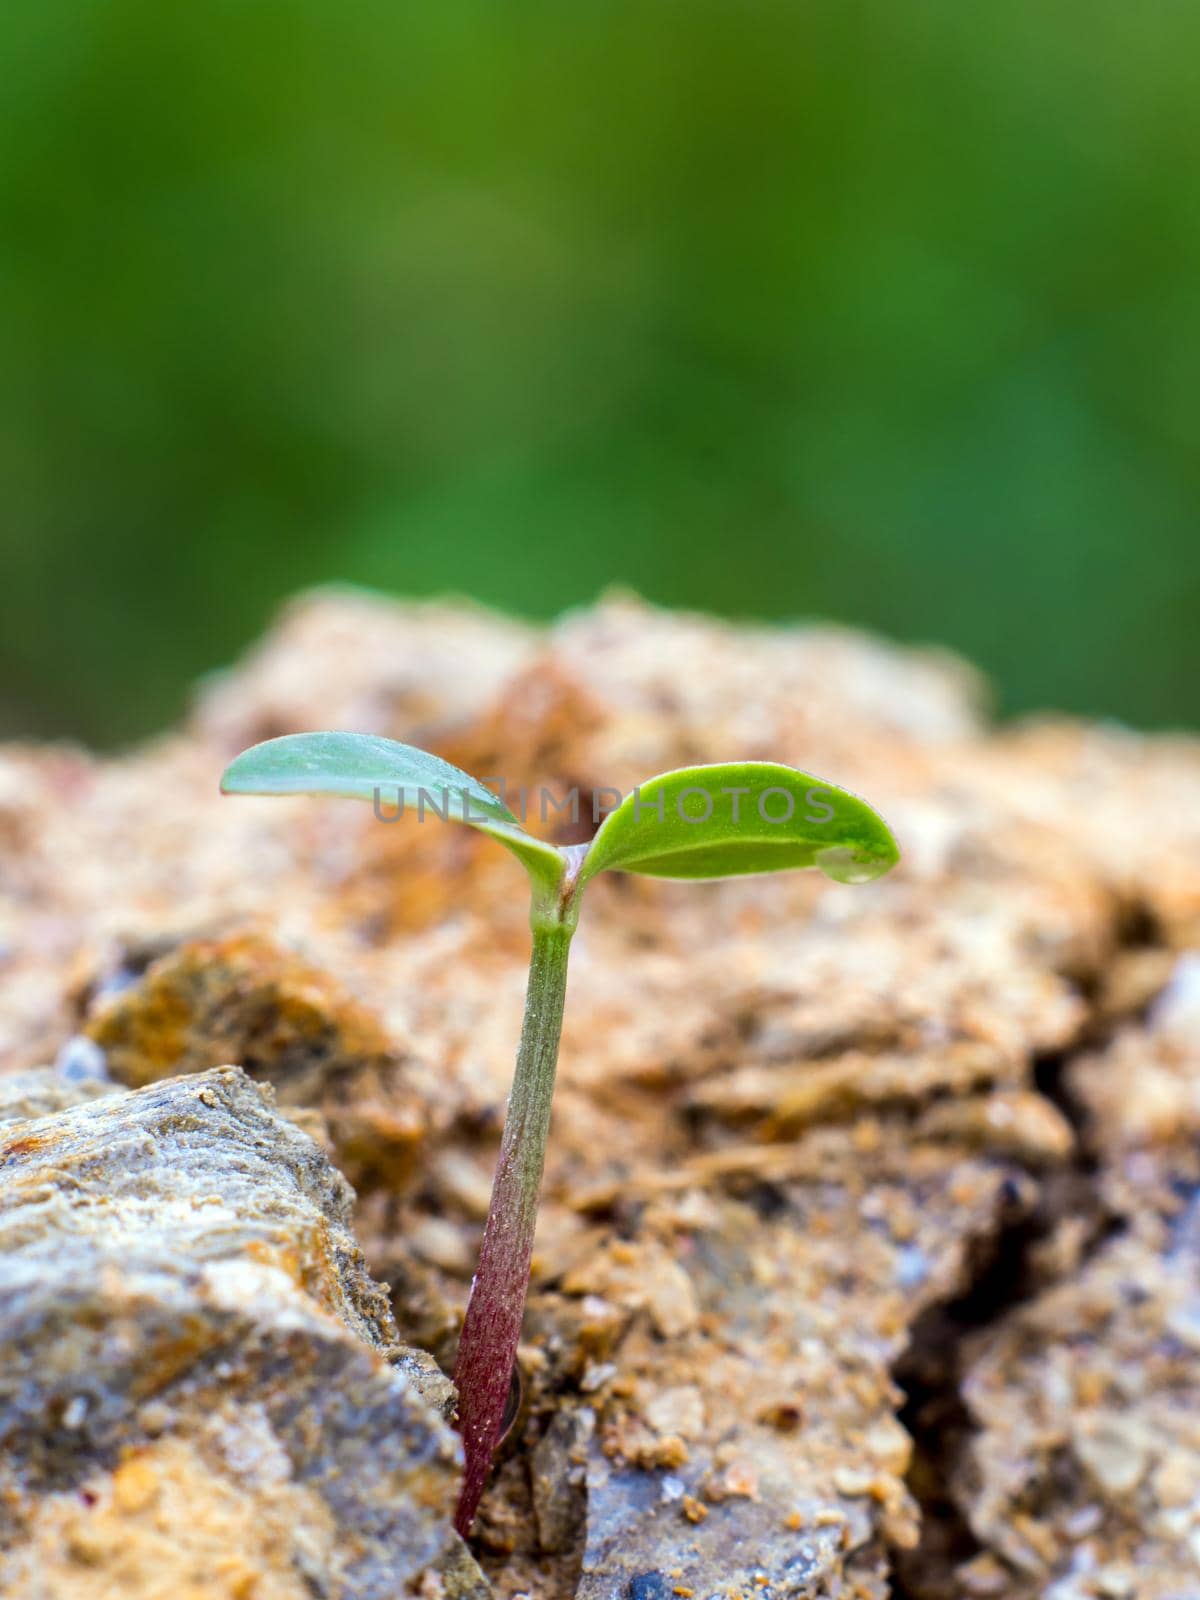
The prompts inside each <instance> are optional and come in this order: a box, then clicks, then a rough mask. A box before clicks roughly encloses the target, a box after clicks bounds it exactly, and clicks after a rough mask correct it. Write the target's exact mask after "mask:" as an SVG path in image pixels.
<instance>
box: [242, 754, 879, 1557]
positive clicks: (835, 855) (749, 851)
mask: <svg viewBox="0 0 1200 1600" xmlns="http://www.w3.org/2000/svg"><path fill="white" fill-rule="evenodd" d="M221 788H222V790H223V791H224V793H226V794H291V795H294V794H314V795H343V796H347V797H351V798H354V799H358V800H369V801H372V802H373V803H374V806H375V809H376V814H377V815H380V816H383V815H385V814H388V813H390V814H391V815H394V814H395V808H396V807H399V809H401V810H403V809H405V808H406V807H416V808H417V810H418V813H419V814H433V813H436V814H437V815H438V816H439V817H443V818H449V819H453V820H455V821H459V822H465V823H467V824H468V825H470V826H471V827H474V828H478V829H479V830H480V831H481V832H483V833H486V834H488V835H490V836H491V837H492V838H493V839H496V840H498V841H499V842H500V843H501V844H503V845H505V846H506V847H507V848H508V849H509V850H511V851H512V853H513V855H515V856H516V857H517V859H518V860H519V861H520V862H521V864H522V865H523V866H524V867H525V869H526V871H527V872H528V874H529V881H530V887H531V891H532V907H531V912H530V924H531V927H532V930H533V945H532V956H531V960H530V967H529V983H528V988H527V990H526V995H525V1019H524V1022H523V1024H522V1027H521V1042H520V1046H519V1048H518V1050H517V1064H516V1071H515V1073H514V1076H513V1086H512V1095H511V1097H510V1099H509V1103H508V1116H507V1118H506V1120H505V1124H504V1134H503V1137H502V1140H501V1144H500V1157H499V1162H498V1164H497V1167H496V1177H495V1182H494V1186H493V1189H492V1199H491V1206H490V1209H489V1211H488V1218H487V1223H486V1226H485V1228H484V1234H483V1246H482V1249H481V1251H480V1256H479V1266H478V1269H477V1271H476V1273H475V1279H474V1282H473V1284H472V1286H471V1295H470V1299H469V1301H468V1304H467V1314H466V1318H465V1320H464V1322H463V1329H462V1338H461V1341H460V1343H459V1351H458V1363H457V1366H456V1368H455V1373H454V1381H455V1383H456V1384H457V1386H458V1406H459V1423H458V1426H459V1431H460V1432H461V1434H462V1438H463V1449H464V1454H465V1461H466V1466H465V1472H464V1477H463V1485H462V1493H461V1497H460V1499H459V1503H458V1511H457V1513H456V1516H455V1525H456V1526H457V1528H458V1530H459V1532H460V1533H462V1534H464V1535H465V1534H467V1533H468V1532H469V1531H470V1528H471V1524H472V1522H473V1521H474V1518H475V1511H476V1508H477V1506H478V1505H479V1499H480V1496H481V1495H482V1493H483V1489H484V1485H485V1483H486V1481H487V1476H488V1471H489V1469H490V1467H491V1462H492V1457H493V1455H494V1453H495V1450H496V1445H497V1442H498V1440H499V1437H500V1433H501V1427H502V1422H503V1417H504V1410H505V1403H506V1401H507V1398H508V1393H509V1385H510V1381H511V1379H512V1374H513V1369H514V1364H515V1362H516V1354H517V1341H518V1339H519V1338H520V1333H521V1319H522V1316H523V1313H524V1309H525V1295H526V1292H527V1290H528V1287H529V1264H530V1259H531V1257H532V1254H533V1234H534V1226H535V1223H536V1221H537V1204H538V1192H539V1190H540V1188H541V1182H542V1168H543V1166H544V1163H545V1154H546V1135H547V1133H548V1131H549V1127H550V1100H551V1096H552V1094H553V1092H554V1070H555V1065H556V1062H557V1059H558V1041H559V1035H560V1033H561V1031H562V1017H563V1001H564V998H565V995H566V985H567V955H568V951H569V949H570V945H571V936H572V934H573V933H574V931H575V926H576V923H577V922H578V920H579V908H580V902H581V900H582V898H583V892H584V890H585V888H586V887H587V885H588V883H589V882H590V881H591V880H592V879H593V878H594V877H595V876H596V874H597V873H599V872H637V873H644V874H647V875H649V876H651V877H658V878H727V877H734V876H738V875H740V874H742V873H750V872H775V871H779V870H781V869H783V868H788V867H817V868H819V869H820V871H822V872H823V873H825V875H826V876H827V877H830V878H834V879H836V880H837V881H838V882H840V883H865V882H867V881H868V880H869V879H871V878H877V877H879V876H881V875H882V874H883V873H885V872H887V871H888V870H889V868H891V867H892V866H894V865H895V863H896V861H897V859H898V857H899V852H898V850H897V848H896V843H895V840H894V839H893V838H892V836H891V834H890V833H889V831H888V829H887V827H886V826H885V824H884V823H883V821H882V820H881V819H880V818H879V817H878V816H877V815H876V814H875V812H874V811H872V810H871V809H870V807H869V806H867V805H865V804H864V803H863V801H861V800H858V799H856V798H855V797H854V796H853V795H851V794H847V793H846V792H845V791H844V790H842V789H837V788H835V787H834V786H833V785H832V784H829V783H825V782H824V781H823V780H821V779H820V778H813V777H810V776H809V775H808V774H807V773H803V772H798V771H796V770H795V768H793V767H784V766H779V765H776V764H775V763H773V762H769V761H735V762H729V763H725V764H721V765H718V766H702V767H685V768H683V769H681V770H679V771H676V772H666V773H663V774H661V775H660V776H659V777H656V778H650V779H649V780H648V781H647V782H646V783H643V784H641V785H640V786H639V787H638V788H637V789H635V790H634V791H633V792H632V793H631V794H630V795H628V796H627V797H626V798H625V799H624V800H622V801H621V803H620V804H619V805H618V806H617V807H616V808H615V809H614V810H612V811H610V812H609V814H608V815H607V816H606V817H605V818H604V820H603V822H602V823H601V824H600V826H599V828H598V829H597V832H596V834H595V837H594V838H593V839H592V841H591V843H590V844H586V845H568V846H565V847H562V848H559V847H557V846H555V845H552V844H548V843H546V842H545V841H544V840H542V839H538V838H535V837H534V836H533V835H532V834H530V833H527V832H526V830H525V829H524V828H523V827H522V826H521V824H520V822H518V820H517V818H516V817H515V816H514V815H513V813H512V812H511V811H510V810H509V809H508V807H507V806H506V805H504V804H503V803H502V802H501V801H500V800H498V799H497V798H496V796H495V795H494V794H493V793H492V792H491V790H490V789H487V788H485V786H484V785H483V784H482V783H480V782H479V780H478V779H476V778H472V777H470V776H468V774H467V773H465V772H461V771H459V769H458V768H457V767H452V766H450V765H449V763H448V762H445V761H442V760H440V759H439V758H438V757H437V756H433V755H430V754H428V753H427V752H426V751H424V750H417V749H414V748H413V747H412V746H411V745H404V744H397V743H395V742H394V741H393V740H391V739H379V738H375V737H373V736H370V735H367V734H356V733H298V734H289V735H287V736H286V737H284V738H282V739H269V740H267V741H266V743H265V744H257V745H254V746H253V747H252V748H251V749H249V750H245V751H243V753H242V754H241V755H240V756H238V758H237V759H236V761H234V762H233V763H232V765H231V766H230V767H229V768H228V770H227V771H226V773H225V775H224V777H223V778H222V779H221ZM381 808H382V809H381Z"/></svg>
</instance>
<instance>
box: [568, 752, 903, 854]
mask: <svg viewBox="0 0 1200 1600" xmlns="http://www.w3.org/2000/svg"><path fill="white" fill-rule="evenodd" d="M899 858H900V852H899V850H898V849H897V846H896V841H895V840H894V839H893V838H892V835H891V833H890V831H889V830H888V827H887V824H886V823H885V822H884V821H883V819H882V817H880V816H879V815H878V814H877V813H876V812H874V811H872V810H871V808H870V806H868V805H867V804H866V803H865V801H862V800H860V799H858V797H857V796H856V795H852V794H848V793H847V792H846V790H845V789H839V788H838V787H837V786H836V785H835V784H832V783H827V782H826V781H825V780H824V779H823V778H816V777H813V776H812V775H811V774H810V773H807V772H798V771H797V770H796V768H795V767H785V766H781V765H779V764H778V763H776V762H772V761H731V762H721V763H718V764H717V765H714V766H702V767H682V768H680V769H679V770H677V771H675V772H664V773H661V774H660V775H659V776H658V777H655V778H648V779H647V780H646V782H645V783H642V784H639V785H638V787H637V788H636V789H635V790H634V791H633V792H632V793H631V794H629V795H627V796H626V797H625V799H624V800H623V801H622V802H621V804H620V805H619V806H617V808H616V809H615V810H614V811H612V812H610V813H609V815H608V816H607V817H605V819H604V821H603V822H602V823H601V825H600V827H599V829H598V830H597V832H596V836H595V838H594V839H593V840H592V843H591V847H590V849H589V850H588V853H587V855H586V857H585V858H584V861H583V865H582V867H581V869H580V879H581V881H582V882H586V881H587V879H589V878H592V877H594V876H595V874H596V873H598V872H604V871H609V870H615V871H619V872H639V873H645V874H647V875H648V876H651V877H656V878H729V877H737V876H740V875H741V874H743V873H749V872H776V871H780V870H784V869H787V868H789V867H817V868H818V869H819V870H820V871H821V872H823V873H824V874H825V876H826V877H828V878H834V879H836V880H837V881H838V882H839V883H867V882H869V881H870V879H872V878H878V877H881V876H882V875H883V873H885V872H887V871H889V870H890V869H891V868H892V867H893V866H895V864H896V862H897V861H898V860H899Z"/></svg>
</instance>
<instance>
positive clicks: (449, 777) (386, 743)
mask: <svg viewBox="0 0 1200 1600" xmlns="http://www.w3.org/2000/svg"><path fill="white" fill-rule="evenodd" d="M221 788H222V790H223V791H224V792H225V793H226V794H293V795H294V794H311V795H341V796H345V797H347V798H353V799H358V800H368V801H372V802H374V803H375V805H376V807H377V809H380V808H386V810H387V811H389V812H390V811H393V810H394V809H395V808H396V807H397V806H400V805H403V806H405V807H418V806H419V807H420V808H421V809H422V810H423V811H424V810H425V809H428V810H429V811H431V812H435V813H436V814H437V815H439V816H445V817H447V818H449V819H453V820H455V821H458V822H466V823H467V824H468V825H469V826H471V827H474V828H478V829H479V830H480V832H482V833H486V834H489V835H490V836H491V837H492V838H493V839H497V840H498V841H499V842H500V843H501V844H503V845H506V846H507V847H508V849H509V850H511V851H512V852H513V854H514V855H516V856H517V857H519V859H520V860H521V861H522V862H523V863H524V865H525V867H526V868H527V870H528V871H529V873H530V876H531V877H532V878H533V879H534V881H535V883H540V884H543V885H544V886H546V887H547V888H550V889H553V888H554V886H556V885H557V884H558V883H559V882H560V881H561V879H562V877H563V872H564V867H565V863H566V856H565V853H564V852H563V851H562V850H559V849H558V848H557V847H556V846H554V845H552V844H548V843H546V842H545V841H544V840H541V839H537V838H535V837H534V836H533V835H532V834H530V833H528V832H526V830H525V829H524V828H523V827H522V826H521V824H520V822H519V821H518V820H517V818H516V817H515V816H514V815H513V814H512V812H511V811H510V810H509V809H508V807H507V806H506V805H504V804H503V803H502V802H501V801H500V800H499V799H497V797H496V796H495V795H494V794H493V793H492V791H491V790H490V789H488V788H486V787H485V786H484V785H483V784H482V783H481V782H480V781H479V780H478V779H477V778H472V777H471V776H470V775H469V774H468V773H466V772H462V771H460V770H459V768H457V767H454V766H451V765H450V763H449V762H448V761H443V760H441V759H440V757H438V756H435V755H430V754H429V752H428V751H425V750H418V749H416V748H415V747H414V746H412V745H406V744H399V743H397V742H396V741H395V740H393V739H381V738H379V737H377V736H375V735H373V734H362V733H294V734H287V735H285V736H284V737H283V738H280V739H268V740H267V741H266V742H265V743H264V744H256V745H253V746H251V748H250V749H249V750H244V751H243V752H242V754H241V755H240V756H238V757H237V759H236V760H235V761H234V762H232V763H231V765H230V766H229V767H228V768H227V769H226V771H225V774H224V776H223V777H222V779H221ZM898 858H899V851H898V850H897V848H896V842H895V840H894V839H893V838H892V835H891V833H890V832H889V831H888V828H887V826H886V824H885V823H884V822H883V820H882V818H880V817H879V816H877V815H876V813H875V812H874V811H872V810H871V808H870V806H868V805H866V804H865V803H864V802H863V801H862V800H859V799H858V798H857V797H856V796H855V795H852V794H848V793H846V791H845V790H844V789H839V788H836V787H835V786H834V785H833V784H830V783H826V782H824V780H822V779H820V778H814V777H812V776H811V775H809V774H808V773H804V772H799V771H797V770H796V769H795V768H794V767H785V766H781V765H778V764H777V763H775V762H771V761H731V762H722V763H719V764H717V765H714V766H699V767H683V768H681V769H679V770H678V771H674V772H664V773H662V774H660V775H659V776H658V777H655V778H649V779H647V781H646V782H645V783H643V784H641V785H639V786H638V788H637V789H635V790H634V791H633V792H632V793H631V794H629V795H627V796H626V797H625V799H624V800H622V801H621V803H620V804H619V805H618V806H616V807H615V809H613V810H612V811H610V812H609V813H608V814H607V816H605V818H604V820H603V822H602V823H601V824H600V826H599V828H598V829H597V831H596V834H595V837H594V838H593V839H592V842H591V844H590V845H589V846H588V847H587V851H586V854H585V855H584V856H583V859H582V863H581V865H580V866H579V870H578V883H579V886H580V887H582V885H583V884H584V883H586V881H587V880H588V879H589V878H592V877H594V876H595V875H596V873H598V872H602V871H606V870H616V871H620V872H638V873H645V874H648V875H650V876H652V877H658V878H727V877H735V876H739V875H741V874H743V873H750V872H774V871H777V870H780V869H784V868H789V867H818V868H819V869H820V870H821V871H822V872H824V873H825V875H826V876H827V877H830V878H834V879H836V880H838V881H839V882H842V883H864V882H866V881H867V880H869V879H871V878H877V877H880V876H881V875H882V874H883V873H885V872H887V871H888V870H889V868H891V867H892V866H894V865H895V863H896V861H897V860H898Z"/></svg>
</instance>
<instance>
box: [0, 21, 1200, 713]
mask: <svg viewBox="0 0 1200 1600" xmlns="http://www.w3.org/2000/svg"><path fill="white" fill-rule="evenodd" d="M0 50H2V59H3V62H4V72H3V88H2V90H0V105H2V110H0V341H2V346H3V351H4V354H3V360H2V363H0V466H2V482H3V485H4V497H3V531H2V535H0V537H2V541H3V569H2V574H0V576H2V579H3V581H2V583H0V682H2V685H3V688H2V695H0V725H2V729H0V731H3V732H6V733H13V732H37V733H50V734H56V733H62V732H66V733H70V734H75V735H80V736H82V737H86V738H88V739H90V740H93V741H97V742H102V743H108V744H112V743H117V742H121V741H125V740H128V739H130V738H133V737H136V736H138V735H141V734H144V733H146V732H149V731H151V730H154V729H155V728H157V727H160V726H162V725H163V724H164V723H165V722H167V721H168V720H169V719H170V718H171V717H173V716H174V715H176V714H177V713H178V711H179V709H180V708H181V706H182V705H183V704H184V701H185V695H186V688H187V685H188V683H189V681H190V680H192V679H193V678H194V677H195V675H196V674H197V673H198V672H200V671H203V670H205V669H207V668H209V667H212V666H215V665H218V664H220V663H222V662H224V661H226V660H228V659H229V658H230V657H232V656H233V655H234V654H235V653H236V652H237V651H238V650H239V649H240V648H241V647H242V646H243V645H244V644H245V643H246V642H247V641H248V640H249V639H251V638H252V637H253V636H254V634H255V633H256V632H257V631H258V630H259V629H260V627H261V626H262V625H263V623H264V621H265V620H266V619H267V618H268V617H269V616H270V614H271V612H272V610H273V609H274V607H275V606H276V605H277V603H278V602H279V600H280V599H281V598H282V597H283V596H285V595H286V594H288V593H290V592H291V591H293V590H294V589H296V588H297V587H298V586H300V585H304V584H310V583H314V582H318V581H320V580H322V579H329V578H341V579H348V580H354V581H359V582H366V583H371V584H376V585H380V586H382V587H385V588H387V589H391V590H394V591H396V592H401V593H418V594H423V593H430V592H436V591H440V590H444V589H447V588H449V589H455V590H459V591H467V592H470V593H473V594H475V595H477V596H479V597H481V598H482V599H484V600H487V601H490V602H493V603H497V604H499V605H502V606H505V607H508V608H511V609H515V610H518V611H520V612H524V613H527V614H530V615H533V616H544V615H549V614H551V613H553V612H554V611H556V610H558V609H559V608H561V607H563V606H564V605H567V604H569V603H571V602H575V601H579V600H582V599H586V598H589V597H591V596H593V595H594V594H595V593H596V592H597V591H598V590H599V589H600V588H602V587H603V586H604V585H605V584H607V583H610V582H612V581H620V582H623V583H626V584H629V585H632V586H634V587H636V588H638V589H640V590H641V591H642V592H644V593H645V594H646V595H648V596H649V597H651V598H653V599H655V600H659V601H662V602H666V603H671V604H678V605H689V606H702V607H707V608H711V609H716V610H720V611H725V612H733V613H741V614H749V615H758V616H764V617H797V616H805V615H810V614H825V615H831V616H834V617H839V618H843V619H847V620H850V621H853V622H856V623H861V624H865V625H867V626H869V627H872V628H879V629H882V630H884V631H886V632H888V633H891V634H894V635H896V636H898V637H901V638H904V639H933V640H938V641H943V642H945V643H948V644H951V645H954V646H956V647H958V648H960V649H962V650H964V651H965V652H967V653H968V654H969V655H970V656H972V657H973V658H974V659H975V660H977V661H978V662H979V663H980V664H981V665H982V666H983V667H985V668H986V669H987V670H988V671H989V672H990V673H992V674H993V675H994V677H995V679H996V681H997V684H998V686H999V690H1000V697H1001V704H1002V706H1003V708H1004V709H1006V710H1019V709H1022V708H1025V707H1031V706H1039V705H1059V706H1064V707H1067V708H1071V709H1077V710H1081V711H1087V712H1099V713H1105V714H1112V715H1116V716H1120V717H1124V718H1127V719H1130V720H1132V721H1135V722H1138V723H1143V724H1148V725H1161V724H1164V723H1179V722H1185V723H1195V722H1197V721H1200V694H1198V690H1197V681H1198V675H1197V666H1198V655H1200V649H1198V645H1197V640H1198V637H1200V629H1198V627H1197V621H1198V617H1200V538H1198V537H1197V531H1198V527H1200V453H1198V450H1197V424H1198V422H1200V401H1198V398H1197V374H1198V371H1200V184H1198V182H1197V171H1198V170H1200V93H1198V92H1197V65H1196V64H1197V61H1198V60H1200V7H1198V6H1196V5H1195V4H1190V3H1185V0H1157V3H1156V4H1155V5H1153V6H1150V7H1134V6H1131V5H1130V4H1129V3H1128V0H1120V3H1115V0H1089V3H1088V4H1086V5H1083V4H1078V5H1075V4H1065V3H1064V4H1059V5H1046V4H1045V0H1006V3H1005V4H1004V5H992V6H969V5H964V4H963V0H907V3H905V0H900V3H899V4H897V0H828V3H826V0H638V3H636V4H634V3H633V0H607V3H601V0H594V3H588V0H575V3H573V4H566V5H563V4H557V5H548V4H534V3H518V0H513V3H510V4H507V5H503V4H497V3H496V0H478V3H472V4H460V3H456V0H438V3H437V4H436V5H421V6H404V5H398V4H396V3H395V0H389V3H386V4H384V3H382V0H379V3H373V0H363V3H358V0H337V3H335V0H224V3H222V0H191V3H188V4H180V5H173V6H165V5H163V3H162V0H7V4H6V5H5V6H4V7H3V11H2V13H0Z"/></svg>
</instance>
